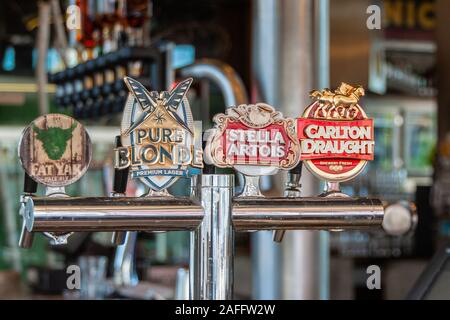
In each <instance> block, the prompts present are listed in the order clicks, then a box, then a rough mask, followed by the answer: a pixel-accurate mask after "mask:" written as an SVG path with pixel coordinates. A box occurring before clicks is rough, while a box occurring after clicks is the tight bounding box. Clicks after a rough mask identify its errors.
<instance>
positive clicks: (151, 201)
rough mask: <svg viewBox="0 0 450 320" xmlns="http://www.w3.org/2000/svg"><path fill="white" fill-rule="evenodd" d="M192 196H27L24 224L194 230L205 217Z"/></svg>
mask: <svg viewBox="0 0 450 320" xmlns="http://www.w3.org/2000/svg"><path fill="white" fill-rule="evenodd" d="M203 216H204V214H203V208H202V206H201V205H200V204H199V203H198V202H196V201H195V200H193V199H190V198H183V197H174V198H169V199H167V198H164V199H163V198H157V197H155V198H127V197H123V198H119V197H117V198H116V197H114V198H109V197H97V198H94V197H92V198H31V197H30V198H28V199H27V202H26V205H25V211H24V218H25V225H26V228H27V230H28V231H30V232H31V231H33V232H44V231H45V232H51V231H55V232H76V231H122V230H128V231H175V230H194V229H195V228H196V227H197V226H198V225H199V224H200V222H201V221H202V219H203Z"/></svg>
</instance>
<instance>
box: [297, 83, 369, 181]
mask: <svg viewBox="0 0 450 320" xmlns="http://www.w3.org/2000/svg"><path fill="white" fill-rule="evenodd" d="M310 95H311V97H313V98H314V99H315V100H316V101H314V102H313V103H312V104H311V105H310V106H309V107H307V108H306V109H305V111H304V113H303V116H302V117H301V118H299V119H298V121H297V134H298V138H299V140H300V145H301V159H302V160H303V161H304V163H305V165H306V167H307V168H308V169H309V170H310V171H311V172H312V173H314V174H315V175H316V176H318V177H319V178H322V179H325V180H328V181H330V182H342V181H346V180H350V179H352V178H353V177H355V176H356V175H358V174H359V173H360V172H361V171H362V170H363V169H364V167H365V165H366V164H367V161H369V160H373V156H374V146H375V141H374V128H373V120H372V119H368V118H367V115H366V113H365V112H364V110H363V109H362V108H361V106H360V105H359V104H358V100H359V98H360V97H362V96H363V95H364V89H363V88H362V87H361V86H357V87H353V86H351V85H348V84H346V83H342V84H341V85H340V86H339V88H338V89H337V90H335V92H331V91H330V90H328V89H325V90H322V91H317V90H316V91H312V92H311V94H310Z"/></svg>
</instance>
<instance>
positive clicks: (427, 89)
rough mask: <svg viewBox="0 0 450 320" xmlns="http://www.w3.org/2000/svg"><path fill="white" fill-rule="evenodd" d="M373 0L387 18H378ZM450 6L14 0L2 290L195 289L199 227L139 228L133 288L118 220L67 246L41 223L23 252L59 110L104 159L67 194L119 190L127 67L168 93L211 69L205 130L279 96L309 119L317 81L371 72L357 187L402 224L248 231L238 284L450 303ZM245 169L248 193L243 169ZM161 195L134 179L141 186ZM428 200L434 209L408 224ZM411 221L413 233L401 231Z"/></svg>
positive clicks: (5, 28)
mask: <svg viewBox="0 0 450 320" xmlns="http://www.w3.org/2000/svg"><path fill="white" fill-rule="evenodd" d="M373 6H376V7H373ZM373 8H379V9H380V11H379V13H380V16H379V17H380V28H372V27H371V25H370V24H368V19H369V17H372V16H373V15H376V12H377V11H376V10H375V11H372V10H373ZM58 9H59V10H58ZM449 15H450V3H449V1H447V0H373V1H369V0H339V1H331V0H285V1H276V0H214V1H211V0H191V1H184V0H164V1H162V0H96V1H94V0H59V1H56V0H52V1H44V0H42V1H38V2H35V1H25V0H4V1H1V3H0V298H14V297H20V298H36V297H38V298H57V299H75V298H79V297H89V298H99V299H100V298H105V297H117V298H127V297H132V298H137V299H172V298H174V297H177V298H180V299H181V298H186V292H185V291H186V290H185V288H186V281H187V280H186V279H187V278H188V275H187V271H186V270H187V268H188V265H189V232H188V231H177V232H167V233H161V232H159V233H145V232H140V233H138V234H137V235H136V234H134V236H133V237H129V239H131V240H132V243H128V247H127V248H128V249H127V250H128V251H127V252H129V250H133V248H134V252H135V261H134V262H135V264H134V265H133V266H129V265H120V268H119V269H120V270H128V271H127V272H128V274H131V275H133V277H132V278H133V279H132V281H131V280H130V281H125V283H127V285H122V286H120V287H119V288H118V287H117V285H115V284H114V272H115V267H114V263H115V259H114V257H115V255H116V254H117V252H116V248H115V247H114V246H113V245H112V244H111V242H110V239H111V233H108V232H92V233H76V234H74V235H73V236H71V238H70V240H69V243H68V244H67V245H65V246H60V247H56V246H52V245H50V244H48V241H47V240H46V239H45V238H44V237H43V236H42V235H41V234H36V235H35V239H34V243H33V246H32V248H30V249H27V250H22V249H19V248H18V246H17V243H18V241H19V236H20V230H21V227H22V225H21V218H20V216H19V214H18V213H19V209H20V208H19V201H18V200H19V196H20V195H21V193H22V191H23V190H22V187H23V181H24V176H23V170H22V169H21V167H20V165H19V161H18V159H17V143H18V141H19V138H20V135H21V132H22V129H23V128H24V127H25V126H26V125H28V124H29V123H30V121H31V120H33V119H34V118H36V117H37V116H38V115H39V114H41V113H43V112H45V111H46V110H48V111H49V112H57V113H63V114H68V115H71V116H72V117H74V118H76V119H77V120H79V121H80V122H81V123H82V124H83V125H85V126H86V128H87V131H88V132H89V134H90V136H91V139H92V142H93V161H92V163H91V166H90V169H89V171H88V173H87V174H86V175H85V176H84V177H83V178H82V179H81V180H80V181H79V182H77V183H76V184H74V185H71V186H70V187H69V188H67V193H69V194H71V195H75V196H89V197H101V196H105V195H109V194H110V192H111V191H112V188H113V171H114V170H113V166H112V163H113V152H112V150H113V148H114V143H115V136H117V135H118V134H119V128H120V121H121V116H122V110H123V107H124V103H125V100H126V98H127V94H128V92H127V89H126V88H125V85H124V83H123V81H122V78H123V77H124V76H125V75H128V76H131V77H133V78H135V79H137V80H138V81H139V82H141V83H142V84H144V85H145V86H146V87H147V88H149V89H151V90H166V89H168V88H170V87H171V86H172V85H173V84H174V82H176V81H178V80H180V79H182V78H183V77H185V76H188V75H192V74H195V75H196V76H195V77H194V83H193V85H192V88H191V90H190V92H189V94H188V95H189V96H188V98H189V101H190V103H191V106H192V113H193V117H194V120H199V121H202V123H201V125H202V130H203V131H205V130H206V129H208V128H210V127H211V126H212V122H211V117H212V116H213V115H214V114H216V113H219V112H223V111H224V110H225V108H226V107H229V105H228V104H231V103H237V104H238V103H252V102H258V101H264V102H267V103H269V104H271V105H273V106H275V107H276V109H277V110H280V111H282V112H283V113H284V114H285V115H286V116H289V117H298V116H299V115H301V114H302V111H303V109H304V108H305V107H306V106H307V105H309V103H310V102H311V100H310V99H309V97H308V92H309V91H310V90H312V89H322V88H325V87H329V88H332V89H333V88H335V87H337V85H338V84H339V83H340V82H342V81H345V82H347V83H351V84H360V85H362V86H364V87H365V88H366V96H365V97H364V98H362V99H361V104H362V105H363V106H364V107H365V110H366V113H367V114H368V116H369V117H371V118H374V123H375V138H376V143H375V160H374V161H372V162H371V163H369V164H368V165H367V166H366V168H365V169H364V172H363V174H361V175H360V176H359V177H358V178H357V179H355V180H352V181H350V182H348V183H343V184H341V188H342V191H343V192H345V193H346V194H349V195H351V196H355V197H356V196H360V197H369V198H380V199H382V200H384V201H385V203H383V205H384V206H385V207H387V206H392V207H391V210H390V211H389V212H391V213H392V214H393V216H394V217H395V218H393V219H392V220H389V221H386V223H392V224H393V225H390V229H389V230H393V231H392V233H390V234H388V233H387V232H385V231H383V229H381V228H380V229H377V230H370V231H365V230H361V231H350V230H348V231H346V230H344V231H341V232H328V231H287V232H286V235H285V237H284V240H283V242H281V243H275V242H273V241H272V232H271V231H262V232H255V233H244V232H237V233H236V247H235V253H236V259H235V267H234V274H235V281H234V282H235V293H234V295H235V296H234V298H236V299H241V298H244V299H245V298H255V299H375V300H380V299H403V298H406V297H408V296H409V297H421V298H426V297H430V296H433V297H436V294H441V297H447V298H449V299H450V292H449V291H448V290H450V285H449V286H444V290H442V286H441V287H436V288H438V289H439V290H438V289H436V290H435V289H433V288H434V287H433V283H435V284H438V283H439V282H440V281H441V283H442V281H445V278H444V277H437V276H436V278H433V277H431V276H428V277H426V276H424V275H427V274H428V275H429V274H436V275H437V274H439V272H440V271H439V270H441V269H442V270H444V269H445V267H444V266H445V263H446V262H445V261H447V260H445V259H447V255H446V254H445V252H446V251H445V248H446V245H445V244H446V243H447V241H448V239H449V237H450V111H449V106H450V89H449V88H447V87H448V83H450V79H448V78H449V74H450V40H449V38H448V16H449ZM204 63H209V64H207V69H204V67H205V66H204ZM202 68H203V69H202ZM216 72H219V73H216ZM200 73H201V74H200ZM197 75H198V77H197ZM217 173H232V171H231V170H228V169H217ZM235 180H236V181H237V182H238V181H239V182H240V183H239V184H240V185H238V186H237V190H236V192H238V191H239V188H240V187H241V185H242V177H239V176H237V177H236V179H235ZM285 180H286V174H284V173H283V174H281V173H280V174H278V175H276V176H272V177H264V179H262V182H261V189H262V192H263V193H264V194H265V195H267V196H274V197H280V196H282V195H283V191H284V190H283V189H284V184H285ZM301 184H302V187H301V194H302V196H312V195H317V194H319V193H321V192H322V191H323V189H324V187H325V186H324V185H323V183H322V182H320V181H319V180H317V179H316V178H314V177H313V176H312V175H310V174H309V173H308V172H307V170H303V175H302V180H301ZM43 189H44V188H42V186H40V187H39V188H38V190H37V193H36V195H37V196H40V195H43V193H44V190H43ZM170 192H171V193H172V194H174V195H178V196H188V195H189V192H190V181H188V180H187V179H180V180H179V181H178V182H177V183H176V184H175V185H174V186H173V187H171V190H170ZM143 193H145V188H144V187H143V186H142V185H141V184H140V183H139V182H137V181H135V180H133V179H130V180H129V183H128V185H127V190H126V195H128V196H133V197H135V196H140V195H142V194H143ZM412 208H413V209H414V212H416V214H417V218H418V219H417V223H413V222H412V221H406V222H405V221H404V220H402V217H405V215H403V214H404V212H405V210H406V211H408V212H410V210H413V209H412ZM405 219H409V218H408V215H406V218H405ZM402 223H411V224H410V226H411V228H410V230H408V232H405V233H403V234H401V235H398V234H395V230H399V228H400V229H401V228H402V227H403V226H404V225H400V224H402ZM396 224H399V225H396ZM131 240H130V241H131ZM442 248H444V249H442ZM122 250H125V249H124V248H122ZM433 256H434V258H433ZM432 258H433V259H432ZM124 261H125V263H128V261H129V259H128V260H124ZM432 261H434V262H432ZM436 261H437V262H436ZM116 262H117V261H116ZM79 264H82V265H83V270H84V269H85V270H91V271H92V270H93V269H96V268H97V269H98V270H97V271H98V272H97V273H96V272H93V271H92V272H91V273H90V276H91V277H92V279H94V280H92V281H93V285H92V288H88V289H89V290H87V291H82V292H79V291H78V290H68V289H67V286H66V278H67V274H66V269H67V267H68V266H70V265H79ZM370 265H378V266H380V268H381V270H382V273H381V276H382V290H369V289H368V288H367V286H366V279H367V273H366V269H367V267H368V266H370ZM116 267H117V266H116ZM430 268H431V269H432V270H434V271H433V272H432V271H429V270H431V269H430ZM116 269H117V268H116ZM131 269H133V270H131ZM130 270H131V271H130ZM116 271H117V270H116ZM421 275H422V276H421ZM118 276H120V274H117V273H116V277H118ZM439 279H441V280H439ZM442 279H444V280H442ZM416 280H417V281H418V282H417V283H418V285H416V286H415V285H414V284H415V283H416ZM419 280H420V281H419ZM119 282H120V283H122V284H123V283H124V282H123V281H122V282H121V281H119ZM116 283H117V281H116ZM419 284H420V285H419ZM94 287H95V288H94ZM11 288H14V290H12V289H11ZM445 288H447V292H445ZM413 289H414V290H416V291H414V292H413V293H411V292H412V291H411V290H413ZM418 292H420V294H419V293H418ZM424 292H425V293H424ZM426 292H432V295H427V294H426ZM446 294H447V295H446Z"/></svg>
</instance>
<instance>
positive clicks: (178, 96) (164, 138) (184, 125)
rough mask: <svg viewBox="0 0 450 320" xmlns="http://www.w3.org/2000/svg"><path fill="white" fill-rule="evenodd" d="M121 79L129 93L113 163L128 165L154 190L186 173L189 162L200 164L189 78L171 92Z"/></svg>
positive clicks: (122, 167) (122, 166)
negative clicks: (188, 93)
mask: <svg viewBox="0 0 450 320" xmlns="http://www.w3.org/2000/svg"><path fill="white" fill-rule="evenodd" d="M124 81H125V84H126V85H127V87H128V89H129V91H130V93H129V95H128V99H127V102H126V105H125V109H124V113H123V118H122V125H121V140H122V145H123V147H119V148H116V149H115V167H116V168H118V169H124V168H127V167H130V173H131V177H132V178H139V179H140V180H141V181H142V182H144V183H145V184H146V185H148V186H149V187H150V188H151V189H153V190H155V191H160V190H163V189H166V188H168V187H169V186H170V185H172V184H173V183H174V182H175V181H176V180H177V179H178V178H179V177H187V176H188V175H189V166H192V167H197V168H201V167H202V166H203V162H202V149H201V141H200V143H198V141H197V140H195V139H196V138H197V137H198V135H197V137H195V136H194V122H193V119H192V114H191V109H190V107H189V102H188V100H187V98H186V93H187V91H188V90H189V87H190V85H191V83H192V79H191V78H189V79H186V80H184V81H181V82H180V83H178V85H177V86H176V87H175V88H174V89H172V90H171V91H170V92H166V91H163V92H156V91H152V92H149V91H147V89H145V87H144V86H143V85H142V84H140V83H139V82H137V81H136V80H134V79H131V78H128V77H126V78H125V79H124ZM198 145H200V147H198Z"/></svg>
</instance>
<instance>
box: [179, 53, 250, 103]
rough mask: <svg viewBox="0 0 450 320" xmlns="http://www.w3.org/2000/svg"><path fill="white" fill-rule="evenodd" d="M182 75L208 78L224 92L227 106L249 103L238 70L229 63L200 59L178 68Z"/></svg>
mask: <svg viewBox="0 0 450 320" xmlns="http://www.w3.org/2000/svg"><path fill="white" fill-rule="evenodd" d="M178 71H179V72H180V75H181V76H182V77H193V78H199V79H208V80H209V81H211V82H212V83H215V84H216V85H217V86H218V87H219V89H220V90H221V92H222V94H223V98H224V100H225V105H226V106H227V107H231V106H237V105H240V104H244V103H248V96H247V91H246V89H245V86H244V83H243V82H242V79H241V77H240V76H239V75H238V74H237V72H236V71H235V70H234V69H233V68H232V67H231V66H230V65H228V64H226V63H223V62H221V61H219V60H214V59H200V60H197V61H195V62H194V63H193V64H191V65H189V66H186V67H183V68H181V69H179V70H178Z"/></svg>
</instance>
